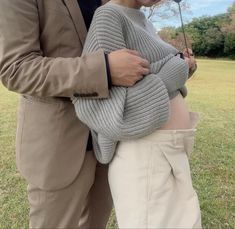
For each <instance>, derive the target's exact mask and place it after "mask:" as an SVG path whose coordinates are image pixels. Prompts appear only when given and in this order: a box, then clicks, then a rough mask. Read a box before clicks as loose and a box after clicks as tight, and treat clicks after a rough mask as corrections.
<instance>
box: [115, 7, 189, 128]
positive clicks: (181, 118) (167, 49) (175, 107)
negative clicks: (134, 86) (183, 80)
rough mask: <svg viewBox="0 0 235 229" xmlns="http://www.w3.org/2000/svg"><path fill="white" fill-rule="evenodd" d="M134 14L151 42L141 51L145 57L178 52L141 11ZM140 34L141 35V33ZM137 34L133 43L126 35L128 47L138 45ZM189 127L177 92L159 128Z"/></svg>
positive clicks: (185, 111) (149, 57) (186, 109)
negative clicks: (168, 112)
mask: <svg viewBox="0 0 235 229" xmlns="http://www.w3.org/2000/svg"><path fill="white" fill-rule="evenodd" d="M116 7H117V8H118V7H119V6H117V5H116ZM123 9H124V8H123ZM124 10H125V9H124ZM126 10H127V16H128V17H131V16H130V14H128V13H129V11H128V10H129V9H126ZM133 11H135V10H133ZM130 12H131V11H130ZM131 13H132V12H131ZM134 14H137V17H136V18H138V19H139V20H135V23H136V24H138V26H140V27H141V29H144V30H147V31H148V33H149V34H148V35H149V37H148V42H149V43H153V44H152V45H151V51H150V50H147V49H146V50H145V53H142V55H143V57H145V58H147V59H148V60H149V61H150V62H151V61H154V59H155V58H156V56H155V55H153V54H152V53H151V52H152V51H155V52H158V56H157V58H163V56H164V55H168V54H169V53H173V54H175V53H177V52H178V50H177V49H175V48H174V47H173V46H171V45H169V44H167V43H165V42H164V41H163V40H161V39H160V37H159V36H158V35H157V33H156V29H155V28H154V27H153V25H152V24H151V23H150V22H149V21H147V20H146V19H145V17H143V16H142V17H141V13H140V15H139V16H138V12H136V13H135V12H134ZM132 17H133V16H132ZM128 22H129V21H128ZM128 22H127V23H128ZM132 22H133V21H132V20H131V21H130V22H129V23H132ZM141 35H142V36H143V34H141ZM138 36H139V34H136V42H135V44H133V39H132V40H131V42H129V39H128V35H127V36H126V42H127V45H128V46H129V47H128V48H132V46H133V47H135V48H136V47H138V43H139V42H138V39H137V38H138ZM128 43H129V44H128ZM138 51H139V52H141V51H142V50H141V49H140V50H138ZM189 128H191V124H190V116H189V111H188V108H187V105H186V102H185V100H184V98H183V97H182V95H181V94H180V93H179V94H178V95H177V96H176V97H174V98H173V99H171V100H170V116H169V119H168V121H167V122H166V123H165V124H164V125H163V126H162V127H161V128H160V129H162V130H176V129H189Z"/></svg>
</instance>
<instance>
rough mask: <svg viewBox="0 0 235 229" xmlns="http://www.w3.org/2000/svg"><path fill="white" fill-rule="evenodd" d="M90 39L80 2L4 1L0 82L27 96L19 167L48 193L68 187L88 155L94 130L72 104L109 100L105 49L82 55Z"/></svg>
mask: <svg viewBox="0 0 235 229" xmlns="http://www.w3.org/2000/svg"><path fill="white" fill-rule="evenodd" d="M86 34H87V31H86V27H85V23H84V20H83V18H82V14H81V11H80V8H79V6H78V3H77V0H1V1H0V78H1V81H2V83H3V84H4V85H5V86H6V87H7V88H8V89H9V90H12V91H15V92H17V93H19V94H21V95H22V96H21V97H20V102H19V112H18V125H17V139H16V155H17V166H18V168H19V170H20V172H21V174H22V175H23V176H24V177H25V178H26V180H27V182H28V183H31V184H34V185H36V186H38V187H39V188H42V189H45V190H56V189H60V188H63V187H65V186H66V185H69V184H70V183H71V182H72V181H73V180H74V179H75V177H76V176H77V174H78V173H79V170H80V168H81V165H82V163H83V159H84V156H85V150H86V144H87V139H88V134H89V130H88V128H87V127H86V126H85V125H84V124H82V123H81V122H80V121H79V120H78V119H77V117H76V115H75V111H74V108H73V105H72V103H71V101H70V99H69V98H70V97H72V96H83V97H90V98H94V99H95V98H97V99H99V98H107V97H108V84H107V76H106V65H105V60H104V53H103V51H102V50H100V51H98V52H96V53H93V54H89V55H84V56H82V57H80V56H81V53H82V48H83V45H84V42H85V38H86Z"/></svg>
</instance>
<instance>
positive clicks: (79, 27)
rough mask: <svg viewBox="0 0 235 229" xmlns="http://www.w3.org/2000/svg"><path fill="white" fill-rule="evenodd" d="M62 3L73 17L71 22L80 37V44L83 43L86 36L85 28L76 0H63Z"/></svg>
mask: <svg viewBox="0 0 235 229" xmlns="http://www.w3.org/2000/svg"><path fill="white" fill-rule="evenodd" d="M64 3H65V5H66V6H67V8H68V10H69V12H70V15H71V17H72V19H73V23H74V26H75V28H76V31H77V33H78V36H79V38H80V41H81V43H82V45H84V44H85V40H86V36H87V29H86V25H85V22H84V19H83V17H82V12H81V9H80V7H79V5H78V2H77V0H64Z"/></svg>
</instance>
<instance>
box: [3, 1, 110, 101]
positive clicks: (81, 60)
mask: <svg viewBox="0 0 235 229" xmlns="http://www.w3.org/2000/svg"><path fill="white" fill-rule="evenodd" d="M39 37H40V32H39V16H38V9H37V2H36V0H23V1H19V0H11V1H9V0H1V1H0V79H1V81H2V83H3V84H4V85H5V86H6V87H7V88H8V89H9V90H12V91H15V92H17V93H21V94H28V95H32V96H40V97H54V96H55V97H72V96H73V95H74V94H76V93H81V94H87V93H93V94H94V93H95V94H97V95H98V96H97V98H107V97H108V93H109V92H108V83H107V75H106V64H105V57H104V52H103V51H101V50H98V51H96V52H93V53H90V54H86V55H83V56H82V57H77V58H61V57H58V58H50V57H44V56H43V52H42V50H41V48H40V40H39ZM97 72H99V78H98V79H97Z"/></svg>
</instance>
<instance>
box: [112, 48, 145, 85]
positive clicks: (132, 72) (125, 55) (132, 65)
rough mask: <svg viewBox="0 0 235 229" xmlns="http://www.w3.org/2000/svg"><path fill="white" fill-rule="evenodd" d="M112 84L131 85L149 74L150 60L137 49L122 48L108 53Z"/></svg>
mask: <svg viewBox="0 0 235 229" xmlns="http://www.w3.org/2000/svg"><path fill="white" fill-rule="evenodd" d="M108 60H109V67H110V73H111V79H112V84H113V85H115V86H123V87H130V86H133V85H134V84H135V83H136V82H137V81H139V80H141V79H142V78H143V77H144V76H145V75H148V74H149V72H150V71H149V65H150V64H149V62H148V61H147V60H145V59H143V58H141V57H140V54H139V53H138V52H137V51H133V50H128V49H122V50H117V51H114V52H111V53H110V54H109V55H108Z"/></svg>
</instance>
